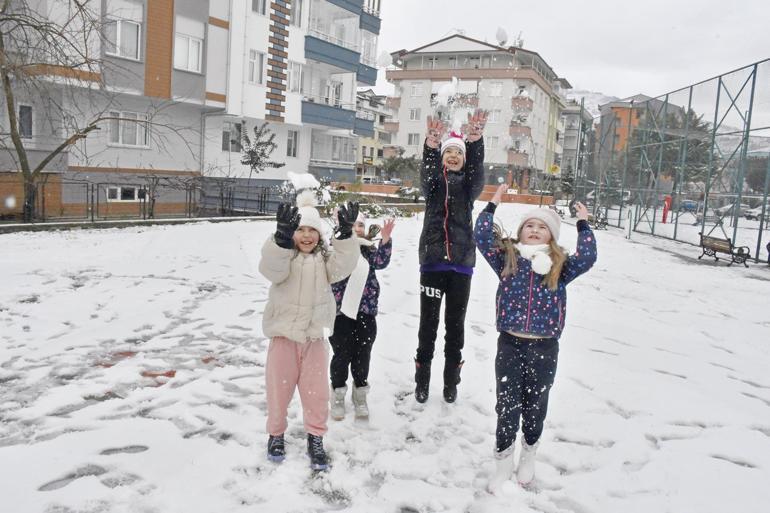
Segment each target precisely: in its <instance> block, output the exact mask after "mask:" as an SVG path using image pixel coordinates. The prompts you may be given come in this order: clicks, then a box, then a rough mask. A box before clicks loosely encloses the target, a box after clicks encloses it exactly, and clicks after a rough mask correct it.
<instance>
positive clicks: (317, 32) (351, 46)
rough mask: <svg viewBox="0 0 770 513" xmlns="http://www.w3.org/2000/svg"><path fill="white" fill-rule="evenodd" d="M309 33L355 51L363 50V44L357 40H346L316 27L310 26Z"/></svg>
mask: <svg viewBox="0 0 770 513" xmlns="http://www.w3.org/2000/svg"><path fill="white" fill-rule="evenodd" d="M307 33H308V35H310V36H313V37H317V38H318V39H322V40H324V41H326V42H327V43H331V44H333V45H337V46H341V47H343V48H347V49H348V50H352V51H354V52H360V51H361V44H360V43H357V42H351V41H345V40H344V39H340V38H338V37H335V36H332V35H330V34H327V33H325V32H321V31H320V30H318V28H316V27H310V28H308V31H307Z"/></svg>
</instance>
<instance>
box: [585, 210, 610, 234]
mask: <svg viewBox="0 0 770 513" xmlns="http://www.w3.org/2000/svg"><path fill="white" fill-rule="evenodd" d="M588 224H590V225H591V227H592V228H593V229H594V230H606V229H607V217H606V216H605V215H604V214H602V213H601V212H597V213H596V215H593V214H588Z"/></svg>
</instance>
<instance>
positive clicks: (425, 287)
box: [416, 271, 471, 367]
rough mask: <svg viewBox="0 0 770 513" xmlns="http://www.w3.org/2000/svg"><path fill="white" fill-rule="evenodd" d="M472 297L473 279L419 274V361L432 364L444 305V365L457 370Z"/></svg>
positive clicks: (445, 273)
mask: <svg viewBox="0 0 770 513" xmlns="http://www.w3.org/2000/svg"><path fill="white" fill-rule="evenodd" d="M470 294H471V276H470V275H467V274H462V273H456V272H454V271H434V272H424V273H420V328H419V329H418V331H417V339H418V341H419V344H418V346H417V356H416V360H417V361H418V362H420V363H421V364H430V362H431V361H432V360H433V352H434V350H435V347H436V335H437V333H438V324H439V318H440V316H441V301H442V299H443V298H444V297H446V306H445V307H444V364H445V365H447V366H448V367H457V365H459V364H460V361H461V360H462V359H463V358H462V350H463V346H464V345H465V310H466V308H467V307H468V298H469V297H470Z"/></svg>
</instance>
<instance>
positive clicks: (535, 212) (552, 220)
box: [516, 208, 561, 241]
mask: <svg viewBox="0 0 770 513" xmlns="http://www.w3.org/2000/svg"><path fill="white" fill-rule="evenodd" d="M530 219H537V220H538V221H542V222H544V223H545V225H546V226H547V227H548V230H549V231H550V232H551V237H552V238H553V240H554V241H558V240H559V229H560V227H561V219H560V218H559V214H557V213H556V212H555V211H553V210H551V209H550V208H533V209H532V210H530V211H529V212H527V213H526V214H524V217H522V218H521V223H519V229H518V230H516V235H517V237H518V236H519V235H520V234H521V228H522V227H523V226H524V223H526V222H527V221H529V220H530Z"/></svg>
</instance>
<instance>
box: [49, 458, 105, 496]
mask: <svg viewBox="0 0 770 513" xmlns="http://www.w3.org/2000/svg"><path fill="white" fill-rule="evenodd" d="M106 472H107V470H105V469H104V468H102V467H100V466H98V465H86V466H85V467H80V468H79V469H77V470H75V471H74V472H70V473H69V474H67V475H66V476H64V477H62V478H60V479H56V480H54V481H49V482H47V483H46V484H44V485H42V486H40V487H39V488H38V491H41V492H50V491H53V490H58V489H60V488H64V487H65V486H67V485H68V484H70V483H72V482H73V481H76V480H77V479H80V478H81V477H88V476H101V475H102V474H104V473H106Z"/></svg>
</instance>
